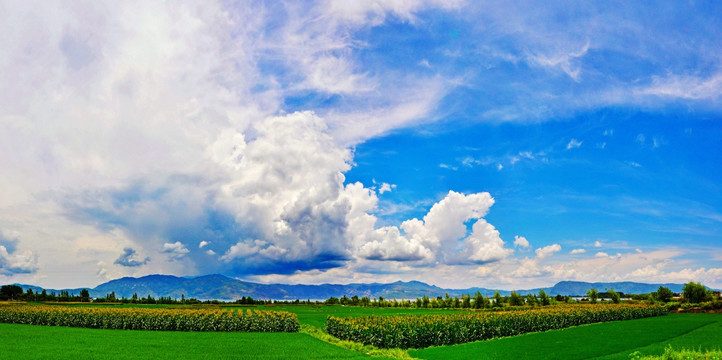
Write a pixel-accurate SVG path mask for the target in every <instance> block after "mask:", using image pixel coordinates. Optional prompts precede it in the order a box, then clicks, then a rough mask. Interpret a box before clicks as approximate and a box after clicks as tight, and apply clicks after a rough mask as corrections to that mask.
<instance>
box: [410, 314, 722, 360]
mask: <svg viewBox="0 0 722 360" xmlns="http://www.w3.org/2000/svg"><path fill="white" fill-rule="evenodd" d="M668 344H671V345H672V346H674V347H675V348H693V349H698V348H700V347H701V348H702V349H715V348H718V347H720V346H722V314H670V315H666V316H659V317H653V318H646V319H639V320H629V321H614V322H608V323H599V324H591V325H584V326H577V327H573V328H568V329H562V330H553V331H547V332H543V333H532V334H525V335H520V336H514V337H508V338H503V339H495V340H489V341H480V342H475V343H469V344H461V345H453V346H442V347H435V348H428V349H422V350H412V351H410V352H409V353H410V354H411V355H412V356H414V357H417V358H422V359H469V358H474V359H525V358H534V359H559V358H563V359H610V360H611V359H629V354H630V353H632V352H634V351H639V352H640V353H642V354H643V355H656V354H662V353H663V352H664V348H665V347H666V346H667V345H668Z"/></svg>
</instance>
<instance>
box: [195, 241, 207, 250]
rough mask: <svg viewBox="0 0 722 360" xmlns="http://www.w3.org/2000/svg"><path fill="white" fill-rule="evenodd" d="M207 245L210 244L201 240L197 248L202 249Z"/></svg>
mask: <svg viewBox="0 0 722 360" xmlns="http://www.w3.org/2000/svg"><path fill="white" fill-rule="evenodd" d="M208 244H210V242H208V241H205V240H203V241H201V242H199V243H198V248H199V249H202V248H203V247H204V246H207V245H208Z"/></svg>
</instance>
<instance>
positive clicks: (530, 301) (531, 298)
mask: <svg viewBox="0 0 722 360" xmlns="http://www.w3.org/2000/svg"><path fill="white" fill-rule="evenodd" d="M536 303H537V301H536V295H534V294H532V293H528V294H526V304H527V305H531V306H534V305H536Z"/></svg>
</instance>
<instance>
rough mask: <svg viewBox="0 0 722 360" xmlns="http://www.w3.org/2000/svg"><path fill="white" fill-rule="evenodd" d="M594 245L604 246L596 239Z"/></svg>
mask: <svg viewBox="0 0 722 360" xmlns="http://www.w3.org/2000/svg"><path fill="white" fill-rule="evenodd" d="M593 245H594V247H597V248H598V247H602V243H601V242H600V241H598V240H597V241H595V242H594V244H593Z"/></svg>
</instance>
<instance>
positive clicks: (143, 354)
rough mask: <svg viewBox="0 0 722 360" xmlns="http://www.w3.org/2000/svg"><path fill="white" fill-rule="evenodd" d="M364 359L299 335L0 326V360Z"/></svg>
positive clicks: (367, 357) (360, 355) (354, 353)
mask: <svg viewBox="0 0 722 360" xmlns="http://www.w3.org/2000/svg"><path fill="white" fill-rule="evenodd" d="M51 358H52V359H101V358H102V359H114V360H115V359H369V358H371V357H369V356H367V355H364V354H362V353H358V352H354V351H351V350H347V349H344V348H341V347H338V346H335V345H332V344H329V343H326V342H323V341H321V340H319V339H316V338H314V337H311V336H310V335H307V334H302V333H218V332H217V333H206V332H167V331H139V330H99V329H81V328H66V327H51V326H38V325H18V324H0V359H51Z"/></svg>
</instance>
